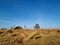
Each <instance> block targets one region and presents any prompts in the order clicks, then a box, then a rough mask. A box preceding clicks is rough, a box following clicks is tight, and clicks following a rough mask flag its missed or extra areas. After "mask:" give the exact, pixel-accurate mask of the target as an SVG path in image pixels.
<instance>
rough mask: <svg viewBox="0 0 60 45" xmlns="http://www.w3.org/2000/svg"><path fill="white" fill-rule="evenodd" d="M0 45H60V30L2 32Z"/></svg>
mask: <svg viewBox="0 0 60 45" xmlns="http://www.w3.org/2000/svg"><path fill="white" fill-rule="evenodd" d="M2 35H3V36H2ZM0 45H60V30H57V29H56V30H55V29H50V30H47V29H43V30H24V29H17V30H0Z"/></svg>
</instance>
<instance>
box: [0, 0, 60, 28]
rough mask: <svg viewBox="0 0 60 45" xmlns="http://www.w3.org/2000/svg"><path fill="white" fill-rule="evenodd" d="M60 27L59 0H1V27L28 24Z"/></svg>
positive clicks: (29, 26) (27, 25) (29, 25)
mask: <svg viewBox="0 0 60 45" xmlns="http://www.w3.org/2000/svg"><path fill="white" fill-rule="evenodd" d="M35 24H39V25H40V27H41V28H59V27H60V1H59V0H0V28H3V27H5V28H7V27H13V26H22V27H23V26H24V25H25V26H26V27H27V28H33V27H34V25H35Z"/></svg>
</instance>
